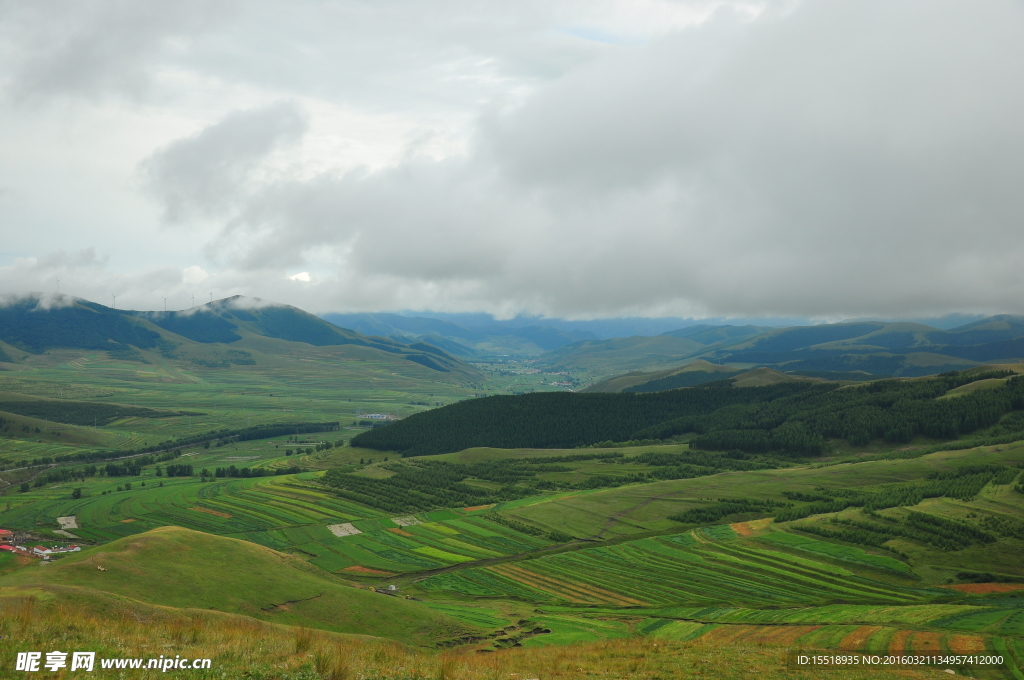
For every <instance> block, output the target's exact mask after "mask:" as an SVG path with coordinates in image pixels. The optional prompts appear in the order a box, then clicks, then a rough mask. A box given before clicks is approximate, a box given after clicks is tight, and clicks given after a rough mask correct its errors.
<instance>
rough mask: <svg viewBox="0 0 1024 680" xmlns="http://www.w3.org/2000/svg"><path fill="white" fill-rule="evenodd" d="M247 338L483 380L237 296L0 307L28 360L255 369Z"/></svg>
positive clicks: (425, 351) (461, 367)
mask: <svg viewBox="0 0 1024 680" xmlns="http://www.w3.org/2000/svg"><path fill="white" fill-rule="evenodd" d="M245 338H264V339H273V340H280V341H285V342H294V343H305V344H307V345H312V346H315V347H330V346H342V345H351V346H356V347H365V348H368V349H373V350H377V351H379V352H383V353H385V354H388V355H392V356H393V357H394V358H395V359H398V360H401V361H411V362H413V363H416V364H419V365H421V366H424V367H426V368H429V369H431V370H433V371H438V372H441V373H452V372H454V373H457V374H459V375H460V376H462V377H465V378H470V377H472V378H474V379H476V378H479V373H478V372H477V371H476V369H474V368H472V367H470V366H469V365H468V364H465V363H463V362H462V361H461V360H459V359H457V358H455V357H453V356H451V355H450V354H448V353H447V352H445V351H444V350H442V349H438V348H437V347H434V346H433V345H429V344H424V343H415V344H413V345H408V344H405V343H401V342H397V341H395V340H391V339H389V338H382V337H370V336H366V335H362V334H360V333H357V332H355V331H350V330H346V329H344V328H339V327H338V326H335V325H334V324H331V323H328V322H327V321H324V320H323V319H320V318H319V317H316V316H314V315H312V314H309V313H307V312H304V311H302V310H301V309H297V308H295V307H291V306H289V305H280V304H273V303H268V302H266V301H264V300H260V299H259V298H245V297H242V296H239V295H236V296H234V297H230V298H226V299H223V300H216V301H213V302H209V303H207V304H204V305H200V306H198V307H195V308H193V309H188V310H182V311H173V312H137V311H130V310H117V309H111V308H109V307H105V306H103V305H100V304H96V303H94V302H89V301H87V300H82V299H79V298H73V297H71V296H67V295H63V296H52V297H42V296H33V297H27V298H22V299H20V300H17V301H15V302H13V303H10V304H7V305H5V306H2V307H0V340H2V341H3V342H4V343H7V344H9V345H10V346H12V347H13V348H16V349H18V350H22V351H24V352H28V353H30V354H41V353H43V352H46V351H48V350H51V349H60V348H65V349H85V350H105V351H107V352H108V353H110V355H111V357H113V358H120V359H128V360H136V361H145V360H146V359H145V355H144V352H146V351H159V352H160V353H161V354H163V355H164V356H167V357H168V358H175V357H176V355H177V354H186V355H187V354H192V355H196V356H199V355H205V354H211V353H212V354H213V355H215V356H214V357H213V358H212V359H202V360H201V361H206V362H207V363H209V362H211V361H212V362H213V363H214V364H215V365H216V367H221V368H227V367H229V366H230V365H232V364H245V363H251V358H250V357H247V356H246V352H245V351H244V350H240V349H238V345H239V343H240V341H242V340H243V339H245ZM203 346H208V347H210V349H202V347H203ZM218 347H221V348H223V349H220V350H218ZM140 350H141V351H142V352H143V353H142V354H140ZM13 359H14V357H12V356H11V355H10V353H9V352H4V353H3V355H0V361H12V360H13Z"/></svg>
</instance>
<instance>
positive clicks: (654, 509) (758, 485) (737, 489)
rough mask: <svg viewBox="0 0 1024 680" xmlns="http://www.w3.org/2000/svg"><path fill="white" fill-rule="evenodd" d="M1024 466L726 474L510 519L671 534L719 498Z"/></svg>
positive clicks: (932, 460)
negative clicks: (683, 517) (679, 518)
mask: <svg viewBox="0 0 1024 680" xmlns="http://www.w3.org/2000/svg"><path fill="white" fill-rule="evenodd" d="M1021 461H1024V443H1015V444H1010V445H1005V446H1000V447H985V448H981V449H969V450H965V451H940V452H938V453H933V454H930V455H927V456H923V457H920V458H914V459H909V460H877V461H871V462H864V463H852V464H840V465H831V466H828V467H820V466H797V467H792V468H782V469H776V470H757V471H752V472H726V473H721V474H717V475H712V476H710V477H698V478H696V479H680V480H673V481H666V482H656V483H654V484H643V485H631V486H623V487H619V488H617V489H607V490H601V491H596V492H580V493H576V494H569V495H564V496H558V497H550V499H548V498H540V499H537V502H535V503H533V504H529V505H521V506H520V507H517V508H515V509H511V510H509V511H508V514H509V515H510V516H512V517H515V518H517V519H520V520H524V521H527V522H529V523H531V524H535V525H537V526H541V527H544V528H545V529H548V530H557V531H564V532H566V533H569V534H572V535H574V536H579V537H602V538H610V537H612V536H615V535H629V534H636V533H644V532H649V531H666V530H670V529H671V528H672V527H673V526H677V525H676V524H675V523H674V522H672V521H671V520H669V519H666V518H667V517H668V516H669V515H671V514H674V513H677V512H682V511H683V510H687V509H689V508H692V507H698V506H700V505H702V504H705V503H706V502H707V500H710V499H715V498H719V497H726V498H737V497H746V498H779V494H780V492H782V491H802V492H805V493H811V492H813V489H814V487H815V486H819V485H825V486H830V487H840V488H856V487H860V486H868V485H876V484H886V483H892V482H902V481H907V480H910V479H918V478H922V477H924V476H925V475H927V474H928V472H931V471H934V470H943V469H952V468H953V467H956V466H959V465H962V464H967V463H971V464H977V463H1003V462H1006V463H1016V462H1021Z"/></svg>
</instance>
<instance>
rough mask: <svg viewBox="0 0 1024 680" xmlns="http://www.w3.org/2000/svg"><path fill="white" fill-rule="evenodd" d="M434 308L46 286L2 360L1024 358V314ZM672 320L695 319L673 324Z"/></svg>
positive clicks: (673, 369) (892, 370) (877, 370)
mask: <svg viewBox="0 0 1024 680" xmlns="http://www.w3.org/2000/svg"><path fill="white" fill-rule="evenodd" d="M438 316H443V315H433V316H408V315H404V314H386V313H380V314H326V315H324V316H323V317H322V318H321V317H317V316H314V315H312V314H309V313H307V312H304V311H302V310H300V309H297V308H295V307H291V306H288V305H278V304H272V303H267V302H265V301H262V300H260V299H259V298H244V297H240V296H236V297H232V298H226V299H223V300H217V301H215V302H211V303H207V304H204V305H201V306H199V307H196V308H194V309H190V310H184V311H175V312H138V311H128V310H118V309H112V308H110V307H106V306H104V305H100V304H96V303H93V302H88V301H86V300H81V299H78V298H73V297H71V296H38V295H37V296H33V297H27V298H23V299H20V300H16V301H13V302H9V303H8V304H6V305H5V306H2V307H0V361H17V355H18V353H19V352H28V353H40V352H44V351H46V350H48V349H53V348H80V349H93V350H106V351H108V352H111V353H112V354H114V355H115V356H120V357H122V358H131V357H132V356H133V352H137V351H148V350H159V351H161V352H163V353H165V355H168V356H170V354H166V353H173V352H174V351H176V350H174V349H173V348H174V347H179V346H180V348H179V350H181V351H183V349H184V348H185V346H187V345H189V343H191V344H192V345H206V346H212V345H217V346H225V347H231V346H238V343H239V341H241V340H242V339H243V338H265V339H274V340H279V341H285V342H300V343H306V344H309V345H314V346H321V347H322V346H337V345H356V346H360V347H366V348H368V349H372V350H377V351H380V352H383V353H385V354H387V355H391V356H393V357H395V358H398V359H401V360H405V361H412V362H414V363H417V364H420V365H421V366H424V367H426V368H429V369H431V370H434V371H440V372H451V371H457V372H460V373H463V374H466V375H470V374H472V375H474V376H476V377H479V373H478V372H477V371H476V369H475V368H473V367H472V366H471V365H469V364H467V363H465V360H481V359H494V358H501V357H502V356H505V357H519V358H524V357H525V358H533V359H535V360H536V364H535V365H536V366H537V367H538V368H544V369H548V370H553V371H570V372H574V373H577V374H579V373H584V374H587V375H589V376H590V377H591V378H592V379H597V380H604V379H607V378H609V377H611V376H615V375H620V374H625V373H630V372H637V371H640V372H654V373H660V374H659V375H657V376H655V375H650V376H648V377H647V378H646V379H647V380H666V381H667V382H665V384H675V383H680V386H683V385H682V383H692V382H693V381H697V380H700V379H702V378H701V377H700V376H695V375H694V376H681V375H675V374H676V373H678V372H679V370H678V369H679V368H680V367H681V366H683V365H685V364H688V363H690V362H694V361H696V360H698V359H702V360H705V361H707V362H709V364H714V365H718V366H719V367H720V368H719V369H718V370H719V371H725V372H732V373H733V374H738V373H740V372H743V371H748V370H750V369H752V368H757V367H760V366H764V367H771V368H774V369H777V370H779V371H784V372H786V373H790V374H801V375H805V376H812V377H813V376H818V377H825V378H830V379H837V378H845V379H851V378H857V377H872V376H919V375H929V374H934V373H940V372H943V371H950V370H959V369H964V368H969V367H971V366H975V365H979V364H983V363H986V364H987V363H999V362H1003V363H1012V362H1017V361H1021V360H1022V359H1024V317H1019V316H1010V315H998V316H992V317H987V318H983V319H977V320H974V321H971V322H969V323H965V324H962V325H959V326H955V327H953V328H948V329H942V328H936V327H934V326H930V325H927V324H922V323H916V322H883V321H856V322H850V323H838V324H821V325H813V326H811V325H804V326H790V327H786V328H777V327H776V328H773V327H771V326H765V325H755V324H717V325H716V324H707V323H705V324H694V323H692V320H686V319H612V320H605V321H566V320H564V319H537V318H528V317H517V318H516V319H510V320H504V321H500V320H495V319H494V318H493V317H491V316H489V315H485V314H462V315H447V316H448V318H438ZM673 323H684V324H686V325H685V326H683V327H677V328H668V329H665V326H667V325H671V324H673ZM588 327H589V330H588ZM617 328H619V329H633V330H634V331H636V330H639V331H642V332H635V333H634V334H632V335H630V336H627V337H611V338H608V337H600V336H599V333H598V332H597V331H600V332H601V333H606V332H610V331H613V330H615V329H617ZM654 331H657V334H654V333H653V332H654ZM236 354H237V352H236ZM232 356H234V355H232ZM236 359H238V357H235V359H231V361H235V360H236ZM218 361H229V358H227V357H226V355H225V357H222V358H220V359H218ZM710 372H714V371H709V373H710ZM704 377H707V378H708V379H710V378H711V376H710V375H709V376H704ZM716 378H717V377H716ZM659 384H660V383H659ZM694 384H696V383H694Z"/></svg>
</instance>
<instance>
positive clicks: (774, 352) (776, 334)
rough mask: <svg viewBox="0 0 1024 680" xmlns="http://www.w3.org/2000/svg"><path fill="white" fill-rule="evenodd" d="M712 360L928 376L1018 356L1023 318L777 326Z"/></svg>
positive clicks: (1022, 349) (1022, 353) (1023, 341)
mask: <svg viewBox="0 0 1024 680" xmlns="http://www.w3.org/2000/svg"><path fill="white" fill-rule="evenodd" d="M714 356H715V357H716V358H717V359H720V360H723V361H728V362H732V363H746V364H760V365H768V366H772V367H774V368H777V369H779V370H782V371H786V372H797V371H798V372H805V373H808V374H809V373H817V374H820V375H821V376H822V377H830V376H828V375H827V374H828V373H830V372H840V373H841V372H850V371H865V372H867V373H872V374H875V375H895V376H920V375H931V374H935V373H940V372H943V371H949V370H958V369H963V368H967V367H970V366H974V365H978V364H984V363H995V362H1003V363H1006V362H1013V361H1020V360H1021V358H1024V317H1019V316H1009V315H999V316H993V317H989V318H987V319H982V320H981V321H977V322H974V323H971V324H967V325H965V326H960V327H958V328H953V329H951V330H948V331H947V330H939V329H937V328H932V327H931V326H926V325H924V324H918V323H906V322H898V323H884V322H863V323H842V324H823V325H820V326H802V327H796V328H781V329H777V330H774V331H771V332H769V333H766V334H764V335H761V336H758V337H755V338H752V339H750V340H749V341H746V342H744V343H743V344H740V345H736V346H734V347H731V348H729V349H727V350H718V351H716V352H715V354H714Z"/></svg>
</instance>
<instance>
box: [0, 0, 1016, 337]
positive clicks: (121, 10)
mask: <svg viewBox="0 0 1024 680" xmlns="http://www.w3.org/2000/svg"><path fill="white" fill-rule="evenodd" d="M1021 36H1024V2H1021V0H962V1H958V2H954V1H950V0H901V1H900V2H893V1H892V0H824V1H819V2H800V1H787V2H770V1H760V0H750V1H737V2H732V1H730V0H708V1H705V0H692V1H690V0H681V1H678V2H673V1H671V0H630V1H622V2H616V1H614V0H587V1H584V0H579V1H574V0H566V1H558V0H543V1H537V2H532V1H530V0H519V1H517V2H505V3H491V2H479V1H473V0H466V1H465V2H457V1H451V2H445V1H438V2H432V3H420V2H403V1H402V0H393V1H391V2H387V3H380V2H364V1H358V2H354V1H347V0H316V1H313V0H309V1H305V2H304V1H302V0H289V1H288V2H283V1H282V2H275V1H272V0H245V1H244V2H243V1H241V0H238V1H234V0H212V1H211V0H178V1H177V2H145V1H139V0H95V1H92V2H81V1H79V0H47V1H44V2H19V1H18V0H0V231H2V238H0V294H8V295H9V294H20V293H26V292H29V291H44V292H49V291H53V290H55V289H56V285H57V279H58V278H59V279H60V289H61V292H64V293H71V294H74V295H78V296H81V297H84V298H88V299H91V300H95V301H97V302H102V303H104V304H109V303H110V300H111V298H110V295H111V294H112V293H113V294H117V296H118V298H117V306H118V307H128V308H136V309H161V308H162V307H163V305H164V301H163V298H164V297H167V298H168V302H167V304H168V307H169V308H170V309H176V308H182V307H187V306H189V305H190V304H191V296H193V295H194V296H195V297H196V300H197V302H198V301H199V300H208V299H209V297H210V294H211V292H212V294H213V295H214V297H217V298H221V297H225V296H228V295H234V294H243V295H250V296H259V297H262V298H266V299H271V300H276V301H279V302H286V303H289V304H294V305H297V306H299V307H302V308H305V309H308V310H310V311H315V312H328V311H385V310H425V309H433V310H442V311H487V312H492V313H495V314H497V315H499V316H509V315H513V314H516V313H532V314H542V315H552V316H562V317H573V318H596V317H608V316H625V315H632V316H637V315H648V316H687V317H689V316H695V317H703V316H716V317H720V316H743V317H758V316H782V315H790V316H801V317H813V318H821V319H838V318H846V317H862V316H871V315H880V316H891V317H898V316H917V315H937V314H943V313H948V312H984V313H990V312H1012V313H1024V265H1022V263H1024V123H1022V121H1024V87H1022V83H1024V40H1022V39H1021Z"/></svg>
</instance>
